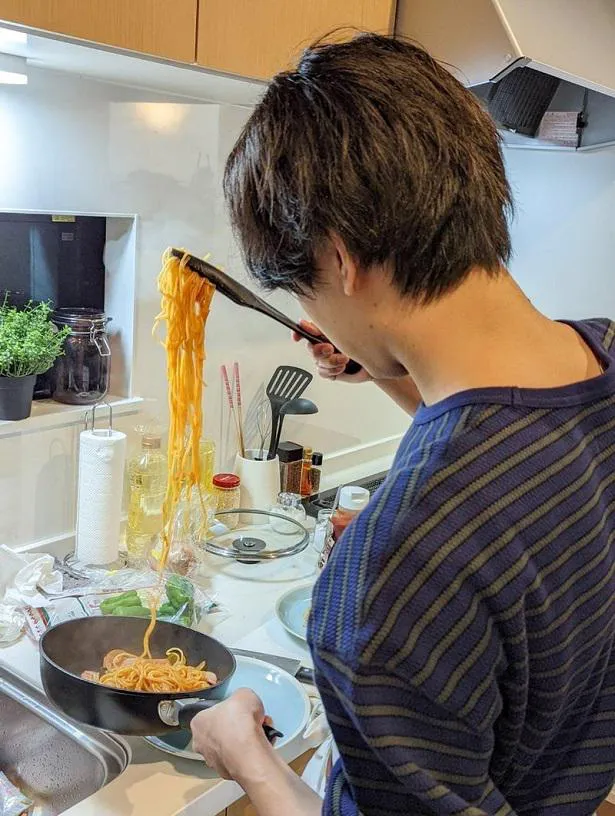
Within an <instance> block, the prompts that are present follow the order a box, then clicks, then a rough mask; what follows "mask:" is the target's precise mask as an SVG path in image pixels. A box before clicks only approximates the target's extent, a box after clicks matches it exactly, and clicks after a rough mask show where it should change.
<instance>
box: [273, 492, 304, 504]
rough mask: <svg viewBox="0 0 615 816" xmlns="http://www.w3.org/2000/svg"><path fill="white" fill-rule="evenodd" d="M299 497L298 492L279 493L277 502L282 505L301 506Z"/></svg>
mask: <svg viewBox="0 0 615 816" xmlns="http://www.w3.org/2000/svg"><path fill="white" fill-rule="evenodd" d="M301 498H302V497H301V496H300V495H299V493H280V494H279V496H278V503H279V504H280V505H281V506H282V507H301Z"/></svg>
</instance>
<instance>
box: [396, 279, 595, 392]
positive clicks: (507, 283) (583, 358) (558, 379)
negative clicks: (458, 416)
mask: <svg viewBox="0 0 615 816" xmlns="http://www.w3.org/2000/svg"><path fill="white" fill-rule="evenodd" d="M402 313H403V314H402V315H400V319H399V321H398V322H397V323H396V324H395V328H394V329H393V330H392V335H393V336H392V342H393V346H394V350H395V353H396V356H397V359H398V360H399V361H400V362H401V363H402V364H403V365H404V367H405V368H406V370H407V371H408V372H409V373H410V375H411V376H412V378H413V379H414V381H415V383H416V385H417V387H418V389H419V391H420V393H421V396H422V398H423V400H424V402H425V403H426V404H428V405H430V404H433V403H435V402H439V401H440V400H442V399H444V398H446V397H448V396H451V395H452V394H455V393H458V392H460V391H465V390H468V389H471V388H487V387H492V386H517V387H520V388H556V387H559V386H563V385H569V384H571V383H574V382H579V381H582V380H585V379H589V378H590V377H595V376H598V375H599V374H600V366H599V363H598V361H597V360H596V358H595V356H594V354H593V353H592V351H591V349H589V347H588V346H587V345H586V344H585V343H584V341H583V340H582V339H581V338H580V336H579V335H578V334H577V333H576V332H575V331H574V330H573V329H571V328H570V327H568V326H566V325H564V324H562V323H556V322H554V321H552V320H549V319H548V318H547V317H545V315H543V314H541V313H540V312H539V311H538V310H537V309H535V308H534V306H533V305H532V304H531V303H530V301H529V300H528V298H527V297H526V296H525V295H524V294H523V292H522V291H521V289H519V287H518V286H517V284H516V283H515V282H514V281H513V279H512V278H511V276H510V275H509V274H508V273H507V272H502V273H501V274H499V275H498V276H497V277H493V276H488V275H487V274H486V273H485V272H483V271H476V272H472V273H471V274H470V275H469V277H468V278H467V279H466V280H465V281H464V283H463V284H461V286H459V287H458V288H457V289H456V290H455V291H453V292H452V293H449V294H447V295H445V296H444V297H442V298H440V299H438V300H437V301H435V302H433V303H431V304H428V305H427V306H413V307H410V308H407V307H403V308H402Z"/></svg>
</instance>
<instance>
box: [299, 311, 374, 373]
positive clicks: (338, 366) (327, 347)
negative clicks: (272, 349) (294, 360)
mask: <svg viewBox="0 0 615 816" xmlns="http://www.w3.org/2000/svg"><path fill="white" fill-rule="evenodd" d="M299 325H300V326H303V328H304V329H306V330H307V331H309V332H312V334H321V331H320V329H319V328H318V326H315V325H314V324H313V323H309V322H308V321H307V320H301V321H300V323H299ZM304 339H305V338H303V337H301V335H300V334H296V333H293V340H295V341H296V342H297V343H299V342H301V341H302V340H304ZM308 348H309V351H310V354H311V355H312V358H313V360H314V362H315V363H316V368H317V369H318V373H319V374H320V376H321V377H323V378H324V379H325V380H342V381H344V382H352V383H362V382H368V381H369V380H371V377H370V375H369V374H368V373H367V371H366V370H365V369H364V368H362V369H361V370H360V371H359V372H358V373H357V374H344V369H345V368H346V365H347V364H348V361H349V360H350V357H347V356H346V355H345V354H342V353H341V352H339V351H336V350H335V348H334V346H332V345H331V343H318V344H317V345H315V346H313V345H312V344H311V343H308Z"/></svg>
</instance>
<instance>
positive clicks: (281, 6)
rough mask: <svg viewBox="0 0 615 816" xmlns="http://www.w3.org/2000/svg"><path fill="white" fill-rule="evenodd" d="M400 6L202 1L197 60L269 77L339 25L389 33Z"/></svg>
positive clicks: (386, 1) (363, 0) (375, 1)
mask: <svg viewBox="0 0 615 816" xmlns="http://www.w3.org/2000/svg"><path fill="white" fill-rule="evenodd" d="M0 2H1V0H0ZM395 5H396V3H395V0H199V25H198V34H197V62H198V63H199V64H201V65H203V66H204V67H206V68H211V69H213V70H216V71H225V72H228V73H231V74H239V75H241V76H246V77H255V78H259V79H269V78H270V77H272V76H273V75H274V74H276V73H278V71H283V70H284V69H286V68H289V67H291V66H292V65H293V62H294V61H295V60H296V58H297V57H298V56H299V54H300V53H301V51H302V50H303V49H304V48H305V47H306V46H308V45H309V44H310V43H311V42H312V41H313V40H315V39H317V38H318V37H321V36H323V35H324V34H328V33H329V32H331V31H333V30H334V29H336V28H340V27H344V26H349V27H353V28H355V29H360V30H362V31H378V32H380V33H390V32H391V31H392V30H393V24H394V14H395ZM336 36H338V35H336ZM345 36H346V37H350V36H352V32H346V35H345Z"/></svg>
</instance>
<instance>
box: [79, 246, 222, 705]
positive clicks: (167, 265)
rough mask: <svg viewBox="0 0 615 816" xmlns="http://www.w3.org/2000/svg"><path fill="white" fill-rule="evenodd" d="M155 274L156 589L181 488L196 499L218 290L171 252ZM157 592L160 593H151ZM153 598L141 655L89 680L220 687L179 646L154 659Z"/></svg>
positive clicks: (129, 685) (137, 686)
mask: <svg viewBox="0 0 615 816" xmlns="http://www.w3.org/2000/svg"><path fill="white" fill-rule="evenodd" d="M162 260H163V266H162V271H161V272H160V275H159V276H158V288H159V290H160V294H161V299H162V302H161V310H160V314H159V315H158V316H157V317H156V321H155V323H154V331H156V329H157V328H158V326H159V324H160V323H162V322H164V323H166V337H165V340H164V342H163V345H164V347H165V349H166V356H167V378H168V382H169V441H168V450H167V459H168V464H167V467H168V475H167V489H166V495H165V498H164V503H163V507H162V532H161V544H162V548H161V554H160V558H159V561H158V571H159V572H160V578H161V581H160V585H161V584H162V571H163V570H164V568H165V565H166V563H167V559H168V556H169V550H170V547H171V534H172V525H173V520H174V517H175V513H176V509H177V505H178V502H179V499H180V496H181V494H182V492H183V491H186V493H187V498H188V499H190V497H191V495H192V493H193V491H194V490H195V489H196V490H197V491H198V495H199V498H200V501H201V502H202V501H203V499H202V496H201V491H200V481H201V467H200V455H199V454H200V452H199V442H200V439H201V433H202V428H203V406H202V395H203V386H204V380H203V366H204V363H205V323H206V321H207V316H208V315H209V309H210V306H211V300H212V297H213V295H214V292H215V287H214V286H213V285H212V284H211V283H210V282H209V281H207V280H205V279H203V278H201V277H200V276H199V275H197V274H196V272H193V271H192V270H191V269H190V268H189V267H187V266H186V256H184V257H183V258H182V259H181V260H180V259H178V258H176V257H175V256H174V255H173V254H172V253H171V251H170V250H167V251H166V252H165V253H164V255H163V259H162ZM156 594H159V593H156ZM157 600H158V599H157V598H156V597H154V598H153V599H152V603H151V620H150V623H149V625H148V627H147V629H146V630H145V634H144V636H143V651H142V653H141V655H139V656H137V655H133V654H130V653H129V652H125V651H122V650H121V649H114V650H113V651H111V652H109V653H108V654H107V655H106V656H105V659H104V661H103V666H104V670H103V672H102V673H99V672H96V671H85V672H83V674H82V677H84V679H86V680H93V681H94V682H98V683H102V684H103V685H106V686H113V687H114V688H119V689H129V690H132V691H165V692H167V691H168V692H182V691H198V690H202V689H204V688H208V687H210V686H211V685H214V684H215V683H216V682H217V679H216V675H215V674H213V673H212V672H208V671H206V670H205V664H204V663H199V665H198V666H189V665H187V661H186V657H185V655H184V653H183V652H182V650H181V649H169V650H168V651H167V652H166V657H164V658H153V657H152V654H151V650H150V638H151V635H152V632H153V631H154V627H155V626H156V609H157Z"/></svg>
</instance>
